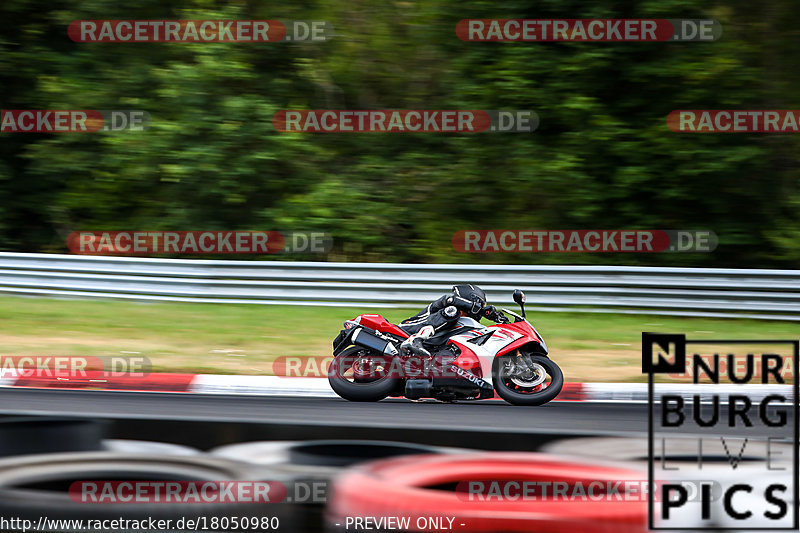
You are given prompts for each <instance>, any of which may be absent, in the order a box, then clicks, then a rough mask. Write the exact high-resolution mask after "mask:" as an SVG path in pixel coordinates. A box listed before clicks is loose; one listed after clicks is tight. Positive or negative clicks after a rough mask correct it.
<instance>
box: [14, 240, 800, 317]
mask: <svg viewBox="0 0 800 533" xmlns="http://www.w3.org/2000/svg"><path fill="white" fill-rule="evenodd" d="M464 282H466V283H475V284H478V285H480V286H481V287H483V288H484V289H485V290H486V292H487V294H488V296H489V300H490V302H492V303H494V304H495V305H498V306H499V305H503V306H512V307H511V308H512V309H514V308H515V307H516V306H515V305H514V304H513V303H512V301H511V293H512V291H513V290H514V289H516V288H519V289H522V290H523V291H525V293H526V295H527V297H528V308H529V309H530V310H533V311H581V312H596V313H639V314H655V315H677V316H710V317H748V318H764V319H783V320H800V270H763V269H759V270H744V269H718V268H714V269H705V268H663V267H625V266H562V265H553V266H549V265H416V264H401V263H324V262H289V261H218V260H193V259H152V258H130V257H99V256H72V255H58V254H22V253H0V292H5V293H16V294H27V295H41V296H57V297H80V298H122V299H135V300H165V301H183V302H219V303H252V304H284V305H287V304H288V305H329V306H352V307H407V306H418V305H420V304H423V303H427V302H430V301H432V300H433V299H435V298H438V297H439V296H440V295H442V294H444V293H446V292H449V290H450V287H451V286H452V285H453V284H454V283H464Z"/></svg>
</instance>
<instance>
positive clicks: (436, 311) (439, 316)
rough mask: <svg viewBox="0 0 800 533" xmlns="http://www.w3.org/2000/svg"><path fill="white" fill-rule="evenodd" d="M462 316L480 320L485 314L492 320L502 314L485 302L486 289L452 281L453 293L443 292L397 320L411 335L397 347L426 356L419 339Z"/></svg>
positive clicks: (443, 328)
mask: <svg viewBox="0 0 800 533" xmlns="http://www.w3.org/2000/svg"><path fill="white" fill-rule="evenodd" d="M462 316H466V317H470V318H472V319H474V320H480V319H481V317H486V318H488V319H489V320H494V321H495V322H497V321H499V320H501V319H502V318H501V316H502V315H500V314H499V313H498V312H497V309H495V307H494V306H493V305H488V306H487V305H486V293H485V292H483V289H481V288H480V287H478V286H476V285H470V284H464V285H454V286H453V292H452V294H445V295H444V296H442V297H441V298H439V299H438V300H435V301H434V302H432V303H430V304H428V306H427V307H426V308H425V309H423V310H422V311H420V312H419V313H417V314H416V315H414V316H412V317H411V318H407V319H405V320H403V321H402V322H401V323H400V327H401V328H402V329H403V330H404V331H406V332H407V333H411V334H412V335H411V336H410V337H409V338H408V339H406V340H405V341H403V343H402V344H401V345H400V347H401V348H402V349H403V351H405V352H406V353H414V354H417V355H424V356H429V355H430V352H428V350H426V349H425V348H423V346H422V342H423V341H424V340H425V339H428V338H430V337H431V336H432V335H433V334H434V333H438V332H440V331H443V330H446V329H449V328H452V327H453V326H455V324H456V323H457V322H458V319H459V318H460V317H462Z"/></svg>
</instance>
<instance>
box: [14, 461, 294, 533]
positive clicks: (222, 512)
mask: <svg viewBox="0 0 800 533" xmlns="http://www.w3.org/2000/svg"><path fill="white" fill-rule="evenodd" d="M92 480H99V481H112V482H113V481H131V480H139V481H164V480H168V481H198V482H199V481H243V480H251V481H259V480H263V481H279V482H281V483H283V484H284V485H288V484H289V483H290V480H291V478H289V477H288V476H286V475H285V474H283V473H282V472H281V471H280V470H278V469H274V468H269V467H264V468H258V467H256V466H254V465H252V464H247V463H243V462H239V461H232V460H229V459H224V458H221V457H208V456H200V455H198V456H167V455H144V454H129V453H113V452H83V453H50V454H41V455H26V456H18V457H11V458H4V459H0V516H5V517H8V516H13V517H19V518H22V519H25V520H31V521H33V523H34V524H36V523H37V521H38V520H39V519H40V518H41V517H43V516H45V517H47V518H49V519H60V520H73V519H75V520H77V519H83V520H89V519H91V520H105V519H116V518H125V519H130V520H146V519H148V518H153V519H155V520H162V519H172V520H175V521H176V520H178V519H180V518H183V517H190V516H191V517H195V518H197V517H200V516H205V517H223V516H227V517H234V516H236V517H251V516H262V515H264V514H268V515H271V516H278V517H279V520H280V525H281V528H283V527H284V526H285V527H287V528H288V531H308V530H301V529H300V528H297V527H295V526H296V524H297V523H298V520H299V519H301V518H302V516H299V515H298V514H297V513H299V511H300V510H299V508H298V506H296V505H294V504H292V503H289V502H286V501H284V502H274V503H265V504H261V503H206V502H198V503H195V502H188V503H185V502H181V503H170V504H164V503H146V502H143V503H137V502H126V503H123V502H113V503H108V502H107V503H104V504H102V505H90V504H86V503H82V502H79V501H75V500H73V498H72V497H71V495H70V487H71V485H72V483H73V482H77V481H92ZM174 524H175V522H173V525H174ZM44 527H46V526H44ZM12 530H13V529H12ZM3 531H6V529H3ZM29 531H30V529H29ZM47 531H53V532H61V531H69V532H72V531H77V530H75V529H73V528H72V527H71V525H70V524H62V527H55V528H47ZM120 531H130V530H129V529H127V528H125V529H120ZM250 531H253V530H252V529H251V530H250Z"/></svg>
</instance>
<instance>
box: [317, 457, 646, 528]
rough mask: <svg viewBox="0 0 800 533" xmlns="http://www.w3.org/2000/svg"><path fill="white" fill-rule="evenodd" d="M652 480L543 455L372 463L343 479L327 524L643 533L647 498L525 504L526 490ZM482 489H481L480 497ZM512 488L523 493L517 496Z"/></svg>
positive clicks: (541, 499)
mask: <svg viewBox="0 0 800 533" xmlns="http://www.w3.org/2000/svg"><path fill="white" fill-rule="evenodd" d="M644 476H646V474H644V472H643V471H642V470H641V469H633V468H626V467H622V466H616V465H613V466H611V465H598V464H596V463H594V462H587V461H578V460H574V459H570V460H567V459H562V458H558V457H553V456H548V455H544V454H537V453H497V452H486V453H473V454H466V455H461V454H448V455H427V456H414V457H400V458H394V459H387V460H382V461H375V462H371V463H367V464H364V465H362V466H358V467H355V468H353V469H351V470H349V471H347V472H346V473H344V474H343V475H342V476H340V477H339V478H338V479H337V480H336V481H335V482H334V484H333V487H332V488H333V494H332V498H331V500H330V502H329V503H328V507H327V510H326V515H325V518H326V525H327V531H330V532H344V531H347V530H348V529H350V530H352V526H353V517H383V518H385V519H388V521H384V523H383V524H382V525H377V527H376V528H375V530H377V531H414V532H418V531H433V530H440V529H441V528H442V526H444V525H447V526H448V527H450V528H452V529H454V530H457V531H461V532H470V533H472V532H483V533H494V532H497V531H503V532H507V533H512V532H520V533H522V532H525V533H530V532H537V531H543V532H545V531H546V532H548V533H574V532H576V531H581V532H586V533H593V532H608V533H634V532H635V533H640V532H642V533H643V532H644V531H647V502H646V501H643V500H642V499H641V498H640V497H636V498H619V499H618V498H615V497H611V496H609V497H604V496H603V495H601V498H599V499H588V498H586V499H582V500H580V501H576V500H575V499H574V498H570V497H566V498H560V497H554V495H553V493H552V492H550V493H544V492H540V493H539V494H538V495H536V494H535V495H533V496H534V497H536V496H538V499H537V501H532V500H531V499H530V496H528V497H526V498H523V497H521V494H520V493H519V489H520V486H521V485H522V484H523V483H526V482H527V483H530V484H531V485H532V486H539V485H538V484H539V483H544V484H554V483H560V484H563V485H562V486H563V487H564V489H565V491H566V493H570V491H571V489H573V488H576V487H577V486H578V484H580V485H581V486H588V485H590V484H592V483H599V484H600V486H601V487H604V488H605V487H608V486H610V485H613V484H614V483H616V482H622V483H625V482H637V483H639V482H641V481H643V480H644V479H646V478H645V477H644ZM475 483H479V484H480V485H479V486H480V489H478V490H477V492H472V489H473V488H475V485H473V484H475ZM493 483H496V484H497V487H498V489H497V491H498V492H497V493H496V494H495V493H494V492H493V490H494V489H491V488H490V489H489V490H488V491H485V488H486V487H487V486H488V487H492V486H493V485H492V484H493ZM512 484H516V485H512ZM534 484H536V485H534ZM509 487H514V488H515V490H514V492H515V493H514V494H510V493H509V491H508V489H509ZM566 493H565V494H566ZM548 494H549V495H550V496H549V497H548ZM493 495H496V496H497V497H496V498H495V497H492V496H493ZM606 496H608V495H606ZM442 520H447V521H446V522H443V521H442ZM451 520H452V522H451Z"/></svg>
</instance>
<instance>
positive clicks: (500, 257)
mask: <svg viewBox="0 0 800 533" xmlns="http://www.w3.org/2000/svg"><path fill="white" fill-rule="evenodd" d="M797 11H798V5H797V3H796V1H795V0H763V1H762V2H758V3H753V2H750V1H743V0H728V1H716V0H623V1H620V0H598V1H592V2H589V1H578V0H539V1H534V0H527V1H525V0H511V1H505V2H488V1H478V2H469V3H463V2H459V1H454V0H441V1H439V0H419V1H396V2H379V1H377V0H373V1H365V0H352V1H348V2H337V1H334V0H318V1H311V0H297V1H294V2H284V3H281V4H279V3H272V2H262V1H255V0H251V1H210V0H177V1H173V2H165V1H164V0H131V1H127V2H118V1H116V0H4V1H3V2H2V3H0V107H2V108H3V109H29V108H30V109H126V108H127V109H143V110H147V111H148V112H149V113H150V115H151V117H152V125H151V128H150V129H149V130H147V131H145V132H127V133H95V134H60V135H44V134H2V135H0V250H5V251H46V252H61V251H65V249H66V247H65V240H66V235H67V234H68V233H69V232H71V231H76V230H114V229H117V230H123V229H125V230H127V229H147V230H157V229H173V230H196V229H265V230H267V229H268V230H280V231H291V230H321V231H326V232H329V233H331V234H332V235H333V237H334V239H335V243H336V245H335V249H334V252H333V253H332V254H330V255H329V256H327V257H324V258H320V257H309V259H329V260H366V261H409V262H473V263H474V262H487V263H488V262H491V263H507V262H519V263H547V262H561V263H633V264H663V265H700V266H742V267H781V268H797V267H800V238H799V237H800V225H798V214H797V206H798V204H800V190H799V187H798V185H800V175H798V171H799V170H800V165H799V164H798V163H799V158H800V156H799V155H798V154H800V151H799V150H798V148H800V135H796V134H795V135H792V134H781V135H763V134H762V135H743V134H704V135H697V134H694V135H693V134H677V133H672V132H670V131H669V129H668V128H667V127H666V123H665V117H666V116H667V114H668V113H669V112H670V111H672V110H674V109H703V108H708V109H724V108H741V109H760V108H768V109H781V108H785V109H798V108H800V102H799V101H798V89H797V87H798V81H800V80H798V78H800V54H799V53H798V52H800V48H799V47H800V30H798V27H797V26H796V25H795V23H794V22H793V20H794V17H793V15H795V14H796V13H797ZM517 17H518V18H595V17H597V18H636V17H646V18H681V17H685V18H714V19H716V20H718V21H719V22H720V23H721V24H722V26H723V36H722V38H721V39H720V40H719V41H717V42H713V43H616V44H615V43H465V42H462V41H460V40H459V39H458V38H457V37H456V35H455V25H456V22H457V21H458V20H460V19H462V18H517ZM204 18H214V19H217V18H220V19H222V18H224V19H253V18H255V19H281V20H327V21H330V22H331V23H332V24H333V27H334V28H335V33H336V35H335V38H334V39H333V40H330V41H328V42H324V43H312V42H307V43H303V42H297V43H286V42H282V43H274V44H241V43H240V44H224V43H220V44H189V43H164V44H108V43H106V44H102V43H98V44H81V43H74V42H72V41H70V40H69V38H68V37H67V25H68V24H69V23H70V22H71V21H73V20H76V19H204ZM319 108H345V109H370V108H374V109H382V108H400V109H403V108H416V109H456V108H470V109H532V110H535V111H536V112H537V113H538V114H539V117H540V121H541V122H540V126H539V129H538V130H537V131H536V132H535V133H533V134H504V135H501V134H497V135H492V134H484V135H479V134H473V135H468V134H432V133H427V134H425V133H420V134H357V135H356V134H346V133H344V134H307V133H304V134H298V133H279V132H276V131H275V129H274V128H273V126H272V116H273V114H274V113H275V112H276V111H277V110H280V109H319ZM489 228H500V229H534V228H536V229H583V228H591V229H594V228H608V229H620V228H645V229H652V228H658V229H710V230H713V231H715V232H716V233H717V234H718V236H719V238H720V246H719V247H718V249H717V251H716V252H714V253H711V254H653V255H631V254H550V255H548V254H537V255H531V254H513V255H510V254H460V253H458V252H456V251H454V250H453V248H452V245H451V240H450V239H451V237H452V235H453V233H454V232H456V231H458V230H462V229H489ZM285 258H289V257H285ZM292 258H293V259H294V258H295V257H292Z"/></svg>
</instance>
